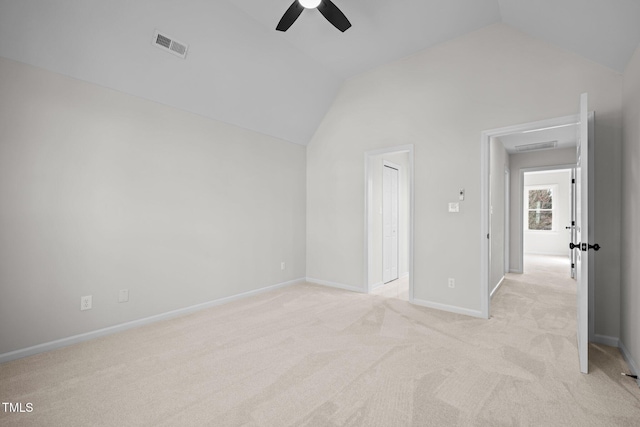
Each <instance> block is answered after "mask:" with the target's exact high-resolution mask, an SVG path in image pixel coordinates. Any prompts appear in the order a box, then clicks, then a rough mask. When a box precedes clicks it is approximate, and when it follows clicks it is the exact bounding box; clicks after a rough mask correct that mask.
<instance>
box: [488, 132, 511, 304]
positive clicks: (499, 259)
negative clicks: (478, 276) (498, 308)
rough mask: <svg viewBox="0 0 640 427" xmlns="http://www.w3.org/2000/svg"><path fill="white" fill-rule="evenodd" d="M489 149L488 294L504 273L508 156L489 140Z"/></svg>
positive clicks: (500, 145) (492, 140)
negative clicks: (489, 252) (489, 261)
mask: <svg viewBox="0 0 640 427" xmlns="http://www.w3.org/2000/svg"><path fill="white" fill-rule="evenodd" d="M490 144H491V147H490V149H489V156H490V160H489V195H490V198H491V203H490V212H491V218H490V221H491V227H490V229H491V232H490V235H491V239H490V251H491V255H490V257H489V259H490V260H491V267H490V268H489V294H491V292H492V291H493V290H494V289H495V288H496V286H498V284H499V283H500V281H501V280H502V278H503V277H504V272H505V265H504V264H505V257H504V249H505V248H504V246H505V241H504V239H505V220H506V218H505V196H504V192H505V179H506V178H505V168H509V154H508V153H507V150H505V149H504V145H502V143H501V142H500V141H498V140H497V139H496V138H491V141H490Z"/></svg>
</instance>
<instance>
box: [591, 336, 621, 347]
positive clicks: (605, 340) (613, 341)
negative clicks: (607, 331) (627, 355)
mask: <svg viewBox="0 0 640 427" xmlns="http://www.w3.org/2000/svg"><path fill="white" fill-rule="evenodd" d="M589 340H590V341H591V342H594V343H596V344H602V345H608V346H609V347H620V339H619V338H618V337H610V336H607V335H598V334H595V335H594V336H592V337H591V338H590V339H589Z"/></svg>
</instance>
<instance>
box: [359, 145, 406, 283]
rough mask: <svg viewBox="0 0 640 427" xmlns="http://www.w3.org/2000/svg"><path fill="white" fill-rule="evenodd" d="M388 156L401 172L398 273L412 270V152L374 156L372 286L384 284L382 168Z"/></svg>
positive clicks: (370, 279) (370, 277) (399, 181)
mask: <svg viewBox="0 0 640 427" xmlns="http://www.w3.org/2000/svg"><path fill="white" fill-rule="evenodd" d="M385 160H387V161H389V162H392V163H395V164H396V165H398V166H400V170H399V174H398V186H399V192H398V203H399V205H398V273H399V276H400V277H402V276H405V275H407V274H408V273H409V153H394V154H381V155H379V156H372V157H371V162H372V163H371V166H372V177H373V179H372V184H373V197H372V201H371V203H372V208H373V221H372V223H373V236H372V249H373V254H372V258H373V259H372V265H371V266H370V269H369V283H368V284H369V285H370V286H379V285H381V284H382V273H383V263H382V261H383V259H382V241H383V227H382V172H383V169H382V168H383V161H385Z"/></svg>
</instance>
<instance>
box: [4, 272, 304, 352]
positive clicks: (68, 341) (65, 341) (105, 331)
mask: <svg viewBox="0 0 640 427" xmlns="http://www.w3.org/2000/svg"><path fill="white" fill-rule="evenodd" d="M304 281H305V279H304V278H300V279H294V280H290V281H288V282H282V283H277V284H275V285H270V286H265V287H263V288H259V289H254V290H252V291H247V292H242V293H240V294H236V295H231V296H228V297H224V298H219V299H216V300H213V301H208V302H204V303H201V304H196V305H192V306H189V307H184V308H179V309H177V310H172V311H167V312H166V313H161V314H156V315H154V316H149V317H145V318H142V319H138V320H132V321H130V322H126V323H121V324H119V325H114V326H109V327H106V328H102V329H97V330H95V331H91V332H85V333H83V334H78V335H73V336H70V337H66V338H61V339H59V340H55V341H49V342H46V343H43V344H38V345H34V346H31V347H27V348H23V349H19V350H14V351H10V352H8V353H3V354H0V363H4V362H9V361H10V360H15V359H20V358H22V357H27V356H32V355H34V354H38V353H44V352H45V351H50V350H55V349H57V348H61V347H66V346H69V345H72V344H77V343H80V342H84V341H89V340H92V339H94V338H98V337H102V336H105V335H111V334H115V333H117V332H122V331H126V330H128V329H132V328H137V327H139V326H143V325H148V324H150V323H155V322H159V321H161V320H166V319H171V318H174V317H178V316H184V315H185V314H189V313H193V312H196V311H200V310H204V309H206V308H210V307H215V306H217V305H221V304H226V303H229V302H231V301H235V300H239V299H242V298H247V297H250V296H254V295H258V294H261V293H264V292H269V291H272V290H274V289H278V288H283V287H286V286H291V285H295V284H298V283H304Z"/></svg>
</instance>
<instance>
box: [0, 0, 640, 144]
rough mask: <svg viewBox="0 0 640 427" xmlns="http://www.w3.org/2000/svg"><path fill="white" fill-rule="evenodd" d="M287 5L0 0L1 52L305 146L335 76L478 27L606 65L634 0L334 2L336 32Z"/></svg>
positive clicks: (619, 60)
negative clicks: (339, 23) (341, 26)
mask: <svg viewBox="0 0 640 427" xmlns="http://www.w3.org/2000/svg"><path fill="white" fill-rule="evenodd" d="M292 1H293V0H242V1H237V0H206V1H205V0H136V1H131V0H110V1H108V2H105V1H96V0H20V1H15V0H0V56H3V57H6V58H9V59H13V60H16V61H21V62H24V63H28V64H31V65H34V66H38V67H42V68H45V69H48V70H51V71H54V72H57V73H61V74H65V75H68V76H71V77H74V78H77V79H81V80H85V81H88V82H91V83H95V84H98V85H101V86H105V87H108V88H111V89H115V90H118V91H121V92H125V93H128V94H131V95H134V96H139V97H143V98H146V99H149V100H152V101H156V102H160V103H163V104H167V105H170V106H173V107H176V108H180V109H183V110H187V111H191V112H194V113H197V114H200V115H203V116H207V117H211V118H213V119H217V120H222V121H225V122H228V123H232V124H235V125H237V126H240V127H243V128H247V129H251V130H254V131H257V132H260V133H263V134H267V135H271V136H274V137H277V138H281V139H284V140H287V141H291V142H295V143H299V144H306V143H308V141H309V140H310V138H311V137H312V135H313V133H314V132H315V130H316V128H317V126H318V125H319V123H320V121H321V120H322V118H323V116H324V114H325V113H326V111H327V109H328V108H329V106H330V104H331V102H332V100H333V98H334V97H335V95H336V93H337V91H338V89H339V87H340V85H341V83H342V82H343V81H344V80H345V79H346V78H349V77H351V76H354V75H356V74H358V73H361V72H363V71H366V70H368V69H371V68H373V67H376V66H378V65H381V64H383V63H386V62H389V61H392V60H395V59H399V58H401V57H404V56H407V55H410V54H412V53H415V52H418V51H420V50H423V49H426V48H429V47H431V46H434V45H437V44H438V43H442V42H444V41H447V40H450V39H452V38H455V37H459V36H461V35H464V34H466V33H469V32H471V31H474V30H476V29H479V28H482V27H484V26H487V25H491V24H495V23H506V24H508V25H510V26H512V27H514V28H516V29H519V30H520V31H523V32H525V33H528V34H530V35H532V36H534V37H537V38H539V39H542V40H544V41H547V42H550V43H552V44H554V45H556V46H558V47H560V48H563V49H566V50H568V51H571V52H574V53H576V54H579V55H581V56H583V57H585V58H587V59H589V60H592V61H595V62H598V63H600V64H602V65H604V66H606V67H609V68H611V69H613V70H615V71H617V72H622V71H623V70H624V68H625V66H626V64H627V62H628V61H629V59H630V57H631V55H632V54H633V52H634V51H635V49H636V47H637V46H638V44H639V43H640V25H639V23H640V0H536V1H526V0H396V1H390V0H333V2H334V3H335V4H336V5H337V6H338V7H339V8H340V9H341V10H342V11H343V12H344V13H345V15H346V16H347V17H348V18H349V20H350V21H351V23H352V24H353V26H352V27H351V28H350V29H349V30H347V31H346V32H345V33H341V32H339V31H338V30H336V29H335V28H334V27H333V26H331V24H329V23H328V22H327V21H326V20H325V19H324V17H323V16H322V15H321V14H320V13H319V12H318V11H317V10H305V11H304V12H303V13H302V15H301V16H300V18H299V19H298V20H297V21H296V22H295V23H294V24H293V26H292V27H291V28H290V29H289V30H288V31H287V32H286V33H282V32H277V31H275V26H276V24H277V23H278V21H279V20H280V17H281V16H282V14H283V13H284V11H285V10H286V9H287V8H288V7H289V6H290V4H291V2H292ZM156 29H158V30H161V31H162V32H163V33H165V34H167V35H169V36H171V37H174V38H175V39H177V40H179V41H181V42H183V43H186V44H188V45H189V50H188V54H187V57H186V59H181V58H178V57H176V56H174V55H170V54H168V53H166V52H164V51H162V50H160V49H157V48H156V47H154V46H153V45H152V43H151V41H152V38H153V35H154V30H156Z"/></svg>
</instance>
